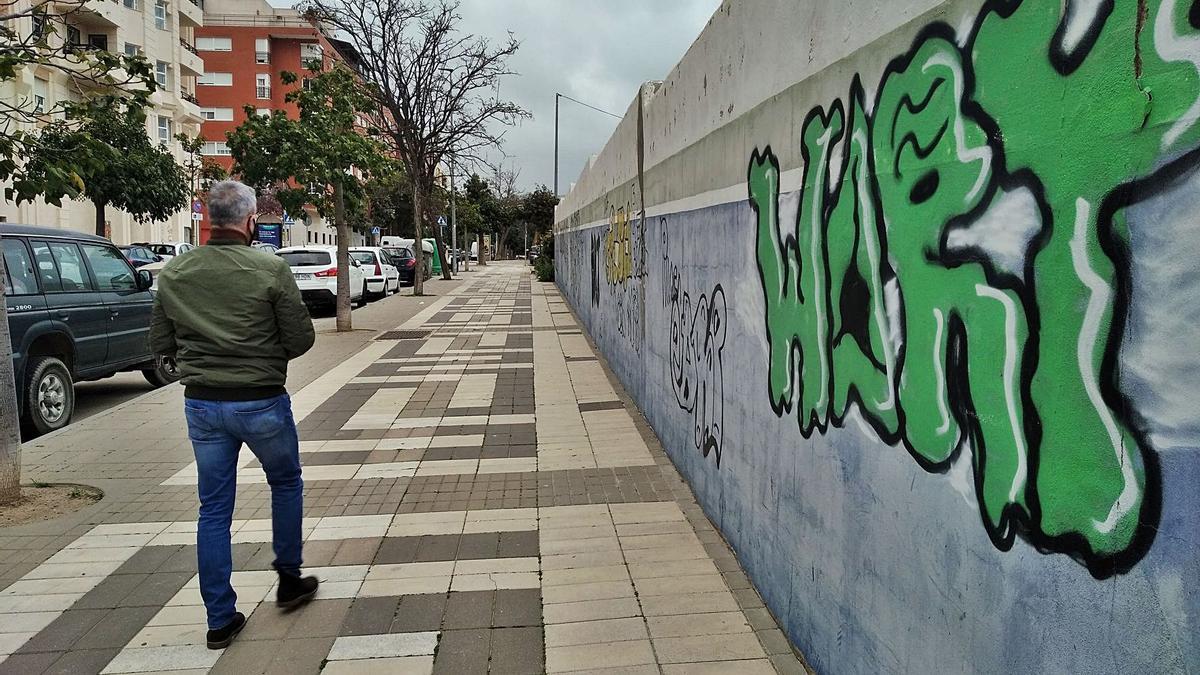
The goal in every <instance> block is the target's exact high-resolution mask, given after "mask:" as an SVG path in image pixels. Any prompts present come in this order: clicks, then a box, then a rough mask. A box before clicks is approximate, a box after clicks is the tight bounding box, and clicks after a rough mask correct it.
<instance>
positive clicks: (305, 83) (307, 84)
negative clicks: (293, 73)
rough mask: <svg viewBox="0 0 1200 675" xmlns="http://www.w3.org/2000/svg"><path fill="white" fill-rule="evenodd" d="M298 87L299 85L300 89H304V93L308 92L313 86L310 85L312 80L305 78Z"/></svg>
mask: <svg viewBox="0 0 1200 675" xmlns="http://www.w3.org/2000/svg"><path fill="white" fill-rule="evenodd" d="M300 85H301V86H302V87H304V91H308V90H309V89H312V86H313V85H312V79H310V78H307V77H306V78H304V80H303V81H302V82H301V83H300Z"/></svg>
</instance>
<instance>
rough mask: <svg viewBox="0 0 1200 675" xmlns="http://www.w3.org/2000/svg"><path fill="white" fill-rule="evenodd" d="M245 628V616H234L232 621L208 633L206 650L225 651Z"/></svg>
mask: <svg viewBox="0 0 1200 675" xmlns="http://www.w3.org/2000/svg"><path fill="white" fill-rule="evenodd" d="M245 627H246V615H245V614H242V613H241V612H238V613H237V614H234V615H233V620H232V621H230V622H229V623H227V624H225V626H224V627H223V628H218V629H216V630H210V631H208V648H209V649H225V648H226V647H228V646H229V643H231V642H233V638H235V637H237V635H238V633H240V632H242V629H243V628H245Z"/></svg>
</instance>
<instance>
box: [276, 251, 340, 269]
mask: <svg viewBox="0 0 1200 675" xmlns="http://www.w3.org/2000/svg"><path fill="white" fill-rule="evenodd" d="M279 257H280V258H283V259H284V260H285V261H286V262H287V264H288V267H325V266H327V265H332V264H333V260H332V259H331V258H330V257H329V254H328V253H326V252H325V251H289V252H287V253H280V254H279Z"/></svg>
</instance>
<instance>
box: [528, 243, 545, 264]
mask: <svg viewBox="0 0 1200 675" xmlns="http://www.w3.org/2000/svg"><path fill="white" fill-rule="evenodd" d="M541 254H542V247H541V246H530V247H529V250H528V251H526V252H525V260H526V261H528V262H529V264H530V265H532V264H533V261H534V260H537V259H538V256H540V255H541Z"/></svg>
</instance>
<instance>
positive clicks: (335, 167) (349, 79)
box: [228, 65, 385, 331]
mask: <svg viewBox="0 0 1200 675" xmlns="http://www.w3.org/2000/svg"><path fill="white" fill-rule="evenodd" d="M308 76H309V77H308V79H307V81H306V82H305V83H304V86H302V87H298V88H296V89H293V90H292V91H290V92H288V94H287V96H286V97H285V100H286V101H287V102H289V103H295V104H296V106H297V107H298V108H299V109H300V116H299V119H292V118H289V117H288V115H287V113H286V112H285V111H282V110H276V111H275V112H273V113H272V114H271V115H270V116H260V115H257V114H255V111H254V109H253V108H252V107H250V106H247V107H246V121H245V122H243V123H242V124H241V126H239V127H238V128H237V129H235V130H233V131H231V132H230V133H229V134H228V142H229V150H230V153H231V154H232V155H233V160H234V167H233V172H234V173H235V174H237V175H240V176H241V177H242V180H244V181H245V182H246V183H247V184H249V185H252V186H254V187H255V188H258V189H259V190H260V191H273V193H274V197H275V199H277V200H278V201H279V203H280V204H281V205H282V207H283V209H284V210H286V211H287V212H288V213H304V207H305V205H311V206H312V207H313V208H315V209H316V210H317V212H318V213H320V214H321V216H322V217H323V218H332V219H333V221H334V223H335V225H336V227H337V234H338V242H337V267H338V276H337V329H338V330H339V331H348V330H351V329H352V327H353V326H352V322H351V317H350V293H351V289H350V278H349V274H350V272H349V270H350V253H349V245H350V222H351V220H352V219H355V218H357V217H358V216H356V215H355V214H356V213H358V212H361V211H365V209H366V199H367V194H366V191H365V190H364V186H363V177H366V176H369V175H370V174H372V173H374V172H376V171H380V170H382V169H383V168H384V166H385V163H384V159H383V156H384V152H383V151H384V148H383V147H382V146H381V145H380V143H379V142H378V141H376V140H375V139H374V138H373V137H372V136H371V135H370V134H369V133H368V132H369V130H368V129H363V128H362V127H361V125H360V120H363V119H366V117H368V116H370V115H371V114H372V113H373V112H374V110H375V106H374V104H373V103H372V100H371V98H370V97H369V96H368V95H367V93H366V91H365V90H364V88H363V86H362V84H361V83H360V82H359V81H358V79H357V77H356V76H355V75H354V73H352V72H351V71H350V70H349V69H347V68H346V67H344V66H340V65H339V66H334V67H333V68H331V69H330V70H327V71H325V72H318V71H316V70H310V71H309V72H308ZM282 79H283V83H284V84H285V85H295V84H296V83H298V82H300V77H299V76H298V75H296V74H295V73H289V72H285V73H283V76H282Z"/></svg>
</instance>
